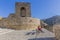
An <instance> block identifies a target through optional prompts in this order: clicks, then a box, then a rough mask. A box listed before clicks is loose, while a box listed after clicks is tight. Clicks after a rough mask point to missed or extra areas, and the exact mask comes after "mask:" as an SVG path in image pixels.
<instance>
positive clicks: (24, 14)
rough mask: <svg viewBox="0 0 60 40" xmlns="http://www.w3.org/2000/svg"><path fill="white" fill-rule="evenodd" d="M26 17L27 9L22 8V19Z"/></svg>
mask: <svg viewBox="0 0 60 40" xmlns="http://www.w3.org/2000/svg"><path fill="white" fill-rule="evenodd" d="M25 16H26V9H25V8H24V7H22V8H21V17H25Z"/></svg>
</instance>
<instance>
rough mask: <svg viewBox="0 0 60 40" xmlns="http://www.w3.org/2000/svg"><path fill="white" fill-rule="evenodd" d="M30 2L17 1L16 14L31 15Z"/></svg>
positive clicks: (21, 15)
mask: <svg viewBox="0 0 60 40" xmlns="http://www.w3.org/2000/svg"><path fill="white" fill-rule="evenodd" d="M30 9H31V8H30V3H28V2H17V3H16V15H17V16H20V17H31V10H30Z"/></svg>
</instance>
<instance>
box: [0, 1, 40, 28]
mask: <svg viewBox="0 0 60 40" xmlns="http://www.w3.org/2000/svg"><path fill="white" fill-rule="evenodd" d="M15 5H16V10H15V14H10V15H9V16H8V17H7V18H2V19H1V20H0V27H5V28H12V29H36V28H37V27H38V26H39V25H40V20H39V19H36V18H32V17H31V10H30V3H28V2H17V3H16V4H15ZM40 26H41V25H40Z"/></svg>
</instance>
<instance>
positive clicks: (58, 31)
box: [53, 25, 60, 40]
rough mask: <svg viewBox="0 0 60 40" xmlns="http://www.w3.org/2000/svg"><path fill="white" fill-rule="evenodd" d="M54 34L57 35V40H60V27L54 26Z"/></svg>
mask: <svg viewBox="0 0 60 40" xmlns="http://www.w3.org/2000/svg"><path fill="white" fill-rule="evenodd" d="M53 32H54V33H55V36H56V39H57V40H60V25H54V26H53Z"/></svg>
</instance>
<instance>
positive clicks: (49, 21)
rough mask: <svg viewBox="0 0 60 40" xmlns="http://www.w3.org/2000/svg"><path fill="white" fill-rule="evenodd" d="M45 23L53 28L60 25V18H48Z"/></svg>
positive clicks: (57, 16)
mask: <svg viewBox="0 0 60 40" xmlns="http://www.w3.org/2000/svg"><path fill="white" fill-rule="evenodd" d="M43 21H44V22H45V23H47V24H48V25H49V26H53V25H55V24H60V16H59V15H56V16H53V17H51V18H47V19H45V20H43Z"/></svg>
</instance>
